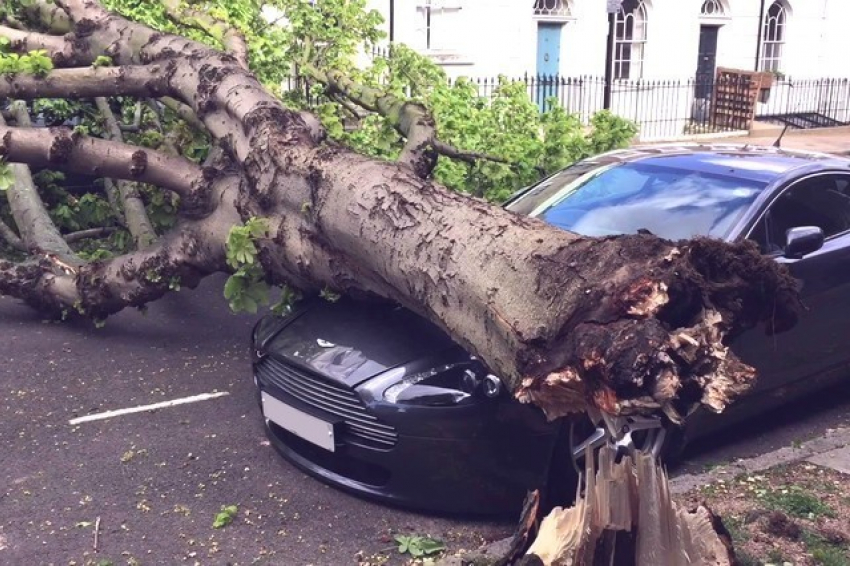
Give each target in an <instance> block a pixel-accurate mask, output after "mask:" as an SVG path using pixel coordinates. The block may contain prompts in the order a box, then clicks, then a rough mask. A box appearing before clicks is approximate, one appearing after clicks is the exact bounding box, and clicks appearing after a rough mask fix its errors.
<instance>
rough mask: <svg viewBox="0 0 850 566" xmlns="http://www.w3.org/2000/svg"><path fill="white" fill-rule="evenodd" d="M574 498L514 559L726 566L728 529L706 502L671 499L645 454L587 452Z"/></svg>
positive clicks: (555, 565)
mask: <svg viewBox="0 0 850 566" xmlns="http://www.w3.org/2000/svg"><path fill="white" fill-rule="evenodd" d="M586 460H587V467H586V472H585V473H586V479H585V481H584V484H585V485H584V489H583V491H582V490H581V488H579V491H580V492H579V493H578V495H577V497H576V503H575V504H574V505H573V507H570V508H567V509H564V508H562V507H556V508H555V509H553V510H552V512H551V513H549V515H547V516H546V517H545V518H544V519H543V521H542V522H541V524H540V528H539V531H538V533H537V538H536V539H535V540H534V542H533V543H532V544H531V547H530V548H529V549H528V551H527V553H526V555H525V556H524V557H522V559H520V560H519V561H518V562H517V564H521V565H523V566H531V565H541V564H542V565H545V566H596V565H600V566H601V565H616V566H629V565H635V566H690V565H701V566H725V565H729V566H732V565H734V564H735V554H734V551H733V549H732V541H731V537H730V536H729V533H728V531H727V530H726V529H725V528H724V527H723V524H722V522H721V521H720V519H719V518H718V517H717V516H715V515H714V514H713V513H712V512H711V511H710V510H709V509H708V508H707V507H705V506H699V507H697V508H696V509H694V510H692V511H688V510H685V509H683V508H681V507H679V506H678V505H677V504H676V503H675V502H674V501H673V500H672V499H671V497H670V490H669V488H668V482H667V473H666V472H665V471H664V469H663V468H662V466H661V464H660V463H659V462H658V461H657V460H656V459H655V458H653V457H652V456H651V455H649V454H645V453H643V452H639V451H638V452H635V453H634V454H633V455H627V456H624V457H623V458H622V459H621V460H620V461H619V462H617V461H616V451H615V449H614V448H612V447H610V446H606V447H603V448H602V449H600V451H599V455H598V461H596V459H595V458H593V457H590V454H588V458H586Z"/></svg>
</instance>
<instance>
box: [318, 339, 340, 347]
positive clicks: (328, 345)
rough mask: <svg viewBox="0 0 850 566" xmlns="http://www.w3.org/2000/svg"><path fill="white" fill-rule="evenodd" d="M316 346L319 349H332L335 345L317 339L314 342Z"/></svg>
mask: <svg viewBox="0 0 850 566" xmlns="http://www.w3.org/2000/svg"><path fill="white" fill-rule="evenodd" d="M316 344H318V345H319V347H321V348H333V347H334V346H336V344H334V343H333V342H328V341H327V340H322V339H321V338H318V339H317V340H316Z"/></svg>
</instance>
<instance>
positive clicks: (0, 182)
mask: <svg viewBox="0 0 850 566" xmlns="http://www.w3.org/2000/svg"><path fill="white" fill-rule="evenodd" d="M14 184H15V174H14V173H13V172H12V168H11V167H10V166H9V164H8V163H3V162H2V161H0V191H6V190H8V189H9V188H10V187H11V186H12V185H14Z"/></svg>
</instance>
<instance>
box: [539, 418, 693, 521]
mask: <svg viewBox="0 0 850 566" xmlns="http://www.w3.org/2000/svg"><path fill="white" fill-rule="evenodd" d="M662 426H663V428H664V431H665V436H664V440H663V444H662V446H661V448H660V452H659V456H658V457H659V459H660V460H661V462H663V463H664V465H665V466H672V465H675V464H676V463H678V461H679V460H680V459H681V456H682V452H683V451H684V447H685V442H684V440H685V430H684V428H683V427H681V426H677V425H675V424H673V423H672V422H670V421H668V420H667V419H664V421H662ZM594 429H595V427H594V426H593V423H591V421H590V419H588V418H587V417H585V416H581V417H575V418H572V419H569V418H567V419H564V422H563V424H562V426H561V427H560V429H559V431H558V438H557V440H556V441H555V443H554V445H553V449H552V457H551V459H550V463H549V474H548V481H547V483H546V490H545V494H544V497H543V502H544V510H545V511H546V512H548V511H550V510H551V509H552V508H554V507H558V506H560V507H564V506H569V505H572V504H573V503H574V502H575V498H576V494H577V491H578V482H579V470H577V469H576V465H575V462H574V461H573V456H572V447H573V445H574V443H575V438H571V435H572V436H573V437H575V436H576V430H579V433H582V432H583V433H586V436H589V435H590V433H591V432H592V430H594Z"/></svg>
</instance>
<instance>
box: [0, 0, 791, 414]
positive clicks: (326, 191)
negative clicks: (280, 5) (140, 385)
mask: <svg viewBox="0 0 850 566" xmlns="http://www.w3.org/2000/svg"><path fill="white" fill-rule="evenodd" d="M57 4H58V5H59V6H61V7H62V8H63V9H64V10H65V12H66V13H67V14H68V16H69V17H70V20H71V22H72V26H73V28H72V30H73V31H72V34H71V35H69V36H66V37H65V38H64V39H63V42H61V43H60V42H53V43H55V45H54V46H53V48H54V49H55V50H56V51H55V53H56V56H54V61H56V62H57V65H59V66H66V67H76V68H73V69H70V70H67V69H60V70H56V71H54V72H52V73H50V74H48V75H47V76H46V77H44V78H34V77H25V76H15V77H12V78H10V79H9V80H4V81H0V98H4V97H10V96H17V97H24V96H26V97H39V96H45V95H46V94H45V93H50V96H56V95H57V94H58V93H60V92H65V90H64V89H67V93H68V96H74V94H73V92H72V91H76V92H77V93H80V92H84V93H85V96H91V97H99V96H114V95H117V94H128V93H131V94H133V95H136V96H141V97H162V96H167V97H170V98H171V99H173V100H174V101H178V102H179V103H180V104H182V105H184V106H185V107H186V109H187V110H188V109H191V112H192V113H193V114H194V116H195V117H196V118H197V119H198V121H199V122H200V123H202V124H203V125H204V127H205V128H206V129H207V130H208V132H209V133H210V134H211V136H212V137H213V139H214V140H215V141H216V142H217V143H218V144H220V146H221V147H222V148H223V149H224V151H225V152H226V154H227V157H228V159H226V160H225V162H226V163H227V166H222V167H206V168H202V167H199V166H197V165H195V164H193V163H190V162H188V161H186V160H183V159H182V158H174V157H172V156H167V155H164V154H161V153H158V152H155V151H151V150H148V149H143V148H133V147H132V146H126V145H121V144H119V143H117V142H116V141H115V140H112V141H104V140H95V139H91V138H86V137H81V136H76V135H73V134H72V133H70V132H67V131H63V130H61V129H53V130H37V131H36V130H27V129H20V128H10V127H4V128H0V140H2V143H0V155H2V156H3V157H4V158H5V159H7V160H9V161H15V162H23V163H29V164H37V165H41V166H48V167H53V168H57V169H69V170H75V171H84V172H87V173H90V174H99V175H102V176H108V177H112V178H115V179H124V180H130V181H144V182H148V183H153V184H156V185H160V186H163V187H165V188H167V189H170V190H173V191H175V192H177V193H178V194H180V196H181V199H182V201H183V206H184V210H183V213H184V216H185V218H184V219H183V220H182V221H181V222H180V223H179V224H178V226H177V227H176V228H175V229H174V230H173V231H172V232H171V233H170V234H168V235H166V236H164V237H163V239H162V241H161V242H160V243H159V244H158V245H156V246H154V247H152V248H150V249H146V250H143V251H140V252H136V253H134V254H131V255H129V256H124V257H119V258H116V259H113V260H110V261H106V262H94V263H91V264H87V265H84V266H81V267H80V268H79V269H77V270H75V271H74V272H72V273H69V272H66V271H57V270H56V268H55V265H54V264H51V263H45V262H44V261H40V262H35V263H30V264H26V265H23V266H21V265H18V266H15V265H11V264H9V263H8V262H6V263H5V264H3V265H2V266H0V292H3V293H5V294H11V295H16V296H19V297H22V298H24V299H26V300H29V301H30V302H32V303H33V304H35V305H37V306H40V307H47V308H52V309H56V308H63V306H68V305H70V304H78V305H80V306H81V307H82V309H84V310H85V311H86V312H87V313H94V314H96V315H97V316H99V317H102V316H106V315H108V314H111V313H113V312H116V311H118V310H120V309H121V308H124V307H125V306H138V305H140V304H142V303H144V302H146V301H149V300H152V299H155V298H157V297H159V296H160V295H161V294H162V293H164V292H166V291H167V289H166V288H164V283H163V281H166V282H167V280H168V277H171V276H175V275H180V276H181V277H185V278H186V279H187V280H189V281H191V280H193V279H196V278H197V277H200V276H203V275H205V274H207V273H211V272H214V271H219V270H224V269H226V266H225V263H224V260H223V258H224V245H225V238H226V235H227V232H228V230H229V228H230V227H231V226H233V225H234V224H237V223H239V222H240V221H244V220H247V219H249V218H252V217H262V218H265V219H267V222H268V225H269V228H270V230H269V234H268V237H267V238H264V239H261V240H259V242H258V243H257V245H258V248H259V258H260V261H261V263H262V266H263V268H264V270H265V272H266V274H267V276H268V278H269V279H270V280H271V281H273V282H278V283H288V284H292V285H294V286H297V287H299V288H301V289H303V290H305V291H307V292H319V291H321V290H323V289H332V290H334V291H336V292H339V293H345V294H352V295H357V296H366V297H381V298H385V299H390V300H392V301H396V302H398V303H400V304H401V305H403V306H405V307H407V308H409V309H411V310H413V311H415V312H417V313H419V314H421V315H422V316H424V317H426V318H428V319H430V320H431V321H433V322H435V323H436V324H438V325H439V326H441V327H442V328H443V329H445V330H446V331H447V332H448V333H449V334H450V335H451V336H452V337H453V338H455V339H456V340H457V341H458V342H459V343H460V344H462V345H463V346H465V347H466V348H468V349H469V350H470V351H471V352H473V353H474V354H476V355H478V356H480V357H481V358H482V359H483V360H484V361H485V362H486V363H487V365H488V366H489V367H490V368H491V369H492V371H494V372H495V373H497V374H498V375H500V376H501V377H502V378H503V379H504V380H505V382H506V384H508V385H509V387H510V388H511V389H512V390H513V391H514V392H515V394H516V395H517V397H518V398H519V399H520V400H521V401H523V402H530V403H535V404H537V405H539V406H540V407H541V408H542V409H543V410H544V411H545V412H546V413H547V415H548V416H550V417H552V418H555V417H558V416H561V415H563V414H567V413H571V412H577V411H582V410H584V409H585V408H586V407H587V406H588V405H595V406H597V407H599V408H602V409H603V410H605V411H608V412H610V413H614V414H617V413H629V412H652V411H663V412H665V413H667V414H668V415H669V416H671V418H673V419H674V420H675V419H678V418H681V416H682V415H685V414H687V413H688V412H689V411H691V410H692V409H693V408H694V407H696V406H698V405H700V404H702V405H705V406H707V407H709V408H711V409H713V410H718V411H719V410H722V409H723V408H724V407H725V405H726V404H727V403H728V402H729V401H730V400H731V399H732V398H734V397H735V396H736V395H737V394H738V393H740V392H742V391H743V390H745V389H746V388H747V387H748V385H749V384H750V383H751V382H752V379H753V377H754V372H753V370H752V369H751V368H749V367H747V366H745V365H743V364H742V363H741V362H739V361H738V360H737V358H736V357H735V356H734V354H733V353H732V352H731V351H729V350H728V348H727V347H726V345H725V344H726V342H727V341H728V338H729V337H730V336H733V335H734V334H736V333H737V332H740V331H741V330H743V329H746V328H749V327H752V326H754V325H756V324H759V323H764V324H765V325H766V327H767V329H768V330H769V331H776V330H781V329H782V328H784V327H787V326H788V325H790V324H793V323H794V321H795V317H796V312H797V309H798V304H797V299H796V286H795V282H794V280H793V279H792V278H791V277H790V276H789V275H788V274H787V273H786V272H785V271H783V270H782V269H780V268H779V267H777V266H776V265H775V264H774V263H773V262H771V261H770V260H768V259H766V258H763V257H762V256H761V255H760V254H759V252H758V250H757V249H756V247H755V246H754V245H751V244H748V243H740V244H734V245H728V244H724V243H721V242H717V241H713V240H707V239H698V240H694V241H688V242H678V243H674V242H668V241H664V240H661V239H658V238H656V237H654V236H649V235H633V236H622V237H609V238H585V237H581V236H578V235H576V234H571V233H568V232H565V231H563V230H559V229H557V228H554V227H552V226H550V225H547V224H545V223H543V222H542V221H539V220H535V219H531V218H526V217H519V216H517V215H515V214H513V213H510V212H508V211H506V210H503V209H501V208H498V207H496V206H492V205H489V204H486V203H484V202H481V201H478V200H475V199H471V198H468V197H466V196H463V195H459V194H456V193H452V192H449V191H447V190H446V189H445V188H443V187H441V186H438V185H436V184H435V183H433V182H431V181H429V180H426V179H423V178H422V175H421V174H420V175H417V174H416V172H415V171H414V170H412V169H411V168H410V167H407V166H403V165H400V164H397V163H391V162H381V161H376V160H374V159H371V158H367V157H364V156H361V155H358V154H356V153H354V152H352V151H350V150H349V149H346V148H345V147H341V146H339V145H337V144H335V143H333V142H331V141H328V140H325V139H323V135H322V133H321V131H320V129H319V128H317V127H316V122H315V121H314V120H311V119H309V117H306V119H305V116H304V115H303V114H300V113H297V112H294V111H291V110H288V109H286V108H284V107H283V106H282V105H281V103H280V102H279V101H278V100H277V99H276V98H274V97H273V96H272V95H270V94H269V93H267V92H266V91H265V90H264V89H263V87H262V86H261V85H260V84H259V82H258V81H257V80H256V78H255V77H254V76H253V75H251V73H250V72H249V71H246V70H245V68H244V67H243V66H242V64H241V62H240V60H239V58H238V57H234V56H233V55H230V54H227V53H221V52H217V51H215V50H212V49H210V48H208V47H205V46H203V45H200V44H197V43H195V42H192V41H190V40H188V39H185V38H181V37H175V36H170V35H167V34H161V33H158V32H154V31H152V30H150V29H148V28H146V27H144V26H142V25H139V24H135V23H132V22H128V21H127V20H125V19H123V18H121V17H118V16H115V15H112V14H109V13H108V12H106V11H105V10H103V9H102V8H101V7H100V6H99V4H98V3H97V2H94V1H93V0H57ZM20 41H23V39H21V40H20ZM43 43H45V44H49V43H51V42H49V41H43ZM68 44H71V45H72V46H73V50H72V51H69V50H68V47H67V45H68ZM48 48H49V47H48ZM101 54H105V55H108V56H110V57H111V58H112V60H113V61H114V63H115V65H116V67H115V68H113V69H106V70H99V74H100V75H101V77H100V78H96V77H93V75H94V73H92V72H90V71H89V70H87V69H84V68H81V67H80V66H79V65H78V64H77V63H75V61H78V60H82V59H84V58H86V57H87V58H88V59H91V58H93V57H96V56H98V55H101ZM60 55H61V56H60ZM106 71H108V72H106ZM81 74H83V75H84V74H88V75H89V76H90V77H92V80H91V81H88V82H86V83H85V84H83V83H81V82H80V78H79V75H81ZM105 77H108V78H105ZM413 169H416V167H414V168H413ZM152 270H153V271H155V272H157V273H161V274H162V275H163V276H162V277H157V278H154V279H156V280H155V281H153V280H151V279H152V278H150V277H147V276H146V275H145V274H146V273H150V272H151V271H152Z"/></svg>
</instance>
